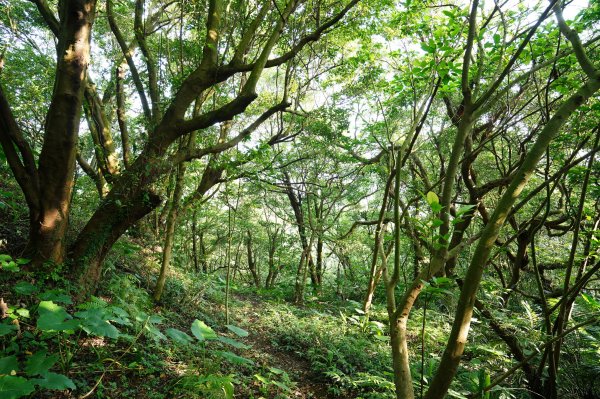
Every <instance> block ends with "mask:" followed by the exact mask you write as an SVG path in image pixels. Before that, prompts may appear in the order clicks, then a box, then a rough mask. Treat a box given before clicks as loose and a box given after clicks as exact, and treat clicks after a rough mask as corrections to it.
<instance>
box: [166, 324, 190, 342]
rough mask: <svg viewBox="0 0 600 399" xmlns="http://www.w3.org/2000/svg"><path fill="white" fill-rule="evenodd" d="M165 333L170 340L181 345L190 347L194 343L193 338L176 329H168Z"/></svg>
mask: <svg viewBox="0 0 600 399" xmlns="http://www.w3.org/2000/svg"><path fill="white" fill-rule="evenodd" d="M165 333H166V334H167V336H168V337H169V338H171V339H172V340H173V341H175V342H177V343H178V344H181V345H188V344H189V343H190V342H192V341H193V338H192V337H190V336H189V335H188V334H186V333H184V332H183V331H181V330H178V329H176V328H167V330H166V331H165Z"/></svg>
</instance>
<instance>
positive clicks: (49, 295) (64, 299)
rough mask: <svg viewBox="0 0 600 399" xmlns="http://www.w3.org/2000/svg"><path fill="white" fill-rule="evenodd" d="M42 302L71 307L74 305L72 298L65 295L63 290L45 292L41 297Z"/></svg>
mask: <svg viewBox="0 0 600 399" xmlns="http://www.w3.org/2000/svg"><path fill="white" fill-rule="evenodd" d="M39 298H40V299H41V300H42V301H53V302H59V303H64V304H65V305H70V304H72V303H73V301H72V300H71V297H70V296H69V295H67V294H65V293H64V291H63V290H49V291H44V292H42V293H41V294H40V295H39Z"/></svg>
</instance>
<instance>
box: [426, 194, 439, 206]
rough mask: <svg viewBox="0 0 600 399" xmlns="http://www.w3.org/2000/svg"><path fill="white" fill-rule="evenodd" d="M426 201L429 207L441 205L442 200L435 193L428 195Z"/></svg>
mask: <svg viewBox="0 0 600 399" xmlns="http://www.w3.org/2000/svg"><path fill="white" fill-rule="evenodd" d="M425 199H426V200H427V203H428V204H429V205H433V204H439V203H440V198H439V197H438V196H437V194H436V193H434V192H433V191H430V192H428V193H427V195H426V196H425Z"/></svg>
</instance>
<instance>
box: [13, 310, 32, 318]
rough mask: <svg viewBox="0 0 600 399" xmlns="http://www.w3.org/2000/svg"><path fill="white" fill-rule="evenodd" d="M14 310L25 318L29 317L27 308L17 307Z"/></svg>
mask: <svg viewBox="0 0 600 399" xmlns="http://www.w3.org/2000/svg"><path fill="white" fill-rule="evenodd" d="M15 312H17V314H18V315H19V316H21V317H24V318H26V319H28V318H29V309H25V308H19V309H17V310H15Z"/></svg>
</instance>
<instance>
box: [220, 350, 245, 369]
mask: <svg viewBox="0 0 600 399" xmlns="http://www.w3.org/2000/svg"><path fill="white" fill-rule="evenodd" d="M216 354H217V355H219V356H221V357H222V358H223V359H225V360H227V361H228V362H230V363H233V364H246V365H249V366H253V365H254V362H253V361H252V360H250V359H246V358H245V357H242V356H238V355H236V354H235V353H231V352H227V351H216Z"/></svg>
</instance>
